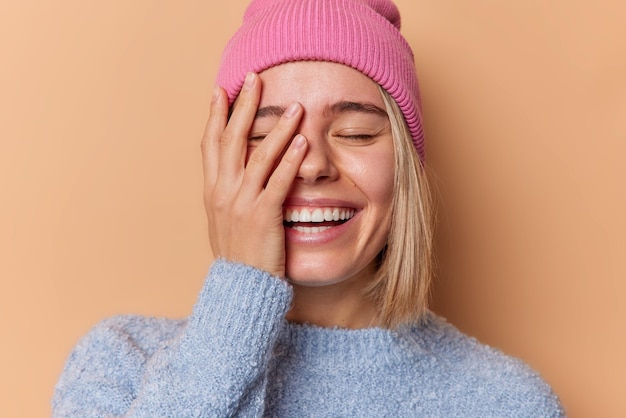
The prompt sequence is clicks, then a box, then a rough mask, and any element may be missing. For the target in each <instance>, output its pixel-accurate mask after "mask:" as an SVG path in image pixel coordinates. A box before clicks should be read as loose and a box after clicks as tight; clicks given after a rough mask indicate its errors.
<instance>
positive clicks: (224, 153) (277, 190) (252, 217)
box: [202, 73, 307, 277]
mask: <svg viewBox="0 0 626 418" xmlns="http://www.w3.org/2000/svg"><path fill="white" fill-rule="evenodd" d="M260 97H261V80H260V78H259V76H258V75H256V74H253V73H250V74H248V76H247V77H246V81H245V82H244V86H243V88H242V90H241V93H240V95H239V98H238V99H237V103H236V106H235V109H234V111H233V113H232V116H231V117H230V120H228V100H227V97H226V94H225V92H224V90H222V89H221V88H219V87H216V89H215V93H214V95H213V98H212V102H211V110H210V114H209V120H208V122H207V126H206V130H205V133H204V137H203V138H202V161H203V167H204V184H205V186H204V203H205V207H206V211H207V218H208V221H209V239H210V241H211V249H212V250H213V255H214V256H215V257H222V258H225V259H227V260H231V261H236V262H240V263H244V264H247V265H250V266H253V267H256V268H259V269H262V270H265V271H267V272H269V273H271V274H273V275H276V276H279V277H284V276H285V232H284V229H283V208H282V205H283V201H284V200H285V197H286V196H287V193H288V192H289V189H290V187H291V184H292V183H293V181H294V179H295V177H296V175H297V173H298V169H299V167H300V164H301V163H302V160H303V158H304V154H305V152H306V148H307V141H306V139H305V138H304V137H303V136H302V135H296V136H295V138H294V136H293V135H294V133H295V130H296V128H297V126H298V124H299V122H300V119H301V117H302V111H303V110H302V106H301V105H300V104H298V103H293V104H292V105H290V106H289V107H288V108H287V110H286V111H285V113H284V114H283V115H282V117H281V118H280V120H279V122H278V123H277V125H276V127H275V128H274V129H273V130H272V131H271V132H270V133H269V135H267V136H266V137H265V139H264V140H263V141H262V142H261V143H260V144H259V146H258V147H257V148H256V149H255V150H254V151H253V152H252V155H250V156H249V159H248V162H247V164H246V152H247V148H248V147H247V142H248V134H249V131H250V128H251V126H252V123H253V122H254V118H255V115H256V112H257V108H258V105H259V100H260ZM292 139H293V140H292Z"/></svg>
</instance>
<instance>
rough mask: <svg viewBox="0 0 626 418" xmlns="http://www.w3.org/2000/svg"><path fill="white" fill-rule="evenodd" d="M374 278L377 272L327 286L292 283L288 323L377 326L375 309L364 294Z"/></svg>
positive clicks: (354, 327) (369, 272)
mask: <svg viewBox="0 0 626 418" xmlns="http://www.w3.org/2000/svg"><path fill="white" fill-rule="evenodd" d="M366 270H370V269H366ZM373 277H374V272H372V271H364V272H362V274H359V275H358V277H352V278H350V279H347V280H344V281H342V282H339V283H336V284H333V285H328V286H319V287H311V286H303V285H299V284H293V289H294V299H293V307H292V308H291V310H290V311H289V312H288V313H287V320H288V321H290V322H296V323H307V324H313V325H318V326H321V327H340V328H350V329H359V328H367V327H371V326H375V325H376V323H375V318H376V307H375V304H374V302H373V301H372V300H371V299H370V298H368V297H366V295H365V292H364V288H365V287H366V286H367V284H369V283H370V282H371V279H372V278H373Z"/></svg>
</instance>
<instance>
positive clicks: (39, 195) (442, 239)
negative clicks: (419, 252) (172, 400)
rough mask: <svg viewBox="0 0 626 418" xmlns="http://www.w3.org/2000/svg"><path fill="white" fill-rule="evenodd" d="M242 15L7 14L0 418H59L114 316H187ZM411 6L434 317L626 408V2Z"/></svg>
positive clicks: (4, 2) (0, 11)
mask: <svg viewBox="0 0 626 418" xmlns="http://www.w3.org/2000/svg"><path fill="white" fill-rule="evenodd" d="M246 3H247V0H229V1H228V2H226V1H214V0H209V1H206V0H205V1H197V0H196V1H192V0H183V1H176V2H174V1H158V0H156V1H155V0H133V1H126V0H124V1H122V0H112V1H105V2H102V1H99V2H87V1H78V0H60V1H51V0H23V1H17V0H15V1H11V0H1V1H0V196H1V202H0V280H1V284H0V330H1V335H2V341H1V344H0V371H1V373H0V385H1V386H0V398H1V400H0V416H3V417H36V416H47V415H49V414H50V410H49V401H50V398H51V397H52V393H53V388H54V384H55V381H56V379H57V378H58V376H59V374H60V372H61V370H62V367H63V364H64V362H65V359H66V358H67V355H68V354H69V351H70V349H71V348H72V346H73V345H74V344H75V343H76V341H77V339H78V338H79V337H80V336H81V335H83V334H84V333H86V332H87V331H88V330H89V328H90V327H91V326H93V325H94V324H95V323H96V322H97V321H99V320H100V319H102V318H104V317H107V316H110V315H114V314H118V313H131V312H132V313H141V314H145V315H156V316H174V317H182V316H185V315H187V314H188V313H189V311H190V309H191V306H192V304H193V302H194V299H195V295H196V293H197V292H198V290H199V289H200V286H201V284H202V281H203V279H204V275H205V272H206V270H207V268H208V265H209V263H210V260H211V255H210V251H209V246H208V242H207V238H206V223H205V219H204V212H203V206H202V177H201V165H200V155H199V140H200V136H201V133H202V130H203V127H204V122H205V118H206V114H207V110H208V102H209V96H210V91H211V89H212V86H213V82H214V79H215V74H216V68H217V65H218V62H219V56H220V53H221V50H222V48H223V47H224V45H225V43H226V41H227V39H228V38H229V37H230V35H231V34H232V33H233V32H234V30H235V29H236V27H237V26H238V24H239V22H240V20H241V16H242V14H243V11H244V8H245V5H246ZM397 4H398V6H399V8H400V10H401V12H402V17H403V33H404V34H405V36H406V37H407V39H408V40H409V42H410V44H411V45H412V46H413V49H414V52H415V56H416V65H417V69H418V74H419V77H420V81H421V88H422V93H423V104H424V115H425V129H426V141H427V154H428V155H427V159H428V162H429V165H430V167H431V169H432V171H433V173H434V174H435V175H436V179H437V180H436V182H437V185H438V188H439V190H440V192H439V194H440V198H441V201H442V209H441V210H440V220H441V227H440V229H439V240H438V242H439V252H438V258H439V264H440V266H441V268H440V272H439V276H438V278H437V281H436V283H435V287H434V290H433V307H434V309H435V310H436V311H437V312H438V313H440V314H442V315H444V316H445V317H447V318H448V319H449V321H451V322H452V323H454V324H456V325H457V326H458V327H459V328H461V329H462V330H463V331H465V332H467V333H470V334H472V335H474V336H476V337H477V338H478V339H480V340H481V341H483V342H485V343H488V344H491V345H493V346H496V347H499V348H501V349H503V350H505V351H506V352H507V353H510V354H512V355H515V356H518V357H521V358H522V359H524V360H525V361H526V362H528V363H530V364H531V365H532V366H533V367H535V368H536V369H537V370H539V371H540V372H541V373H542V375H543V376H544V377H545V379H546V380H547V381H548V382H549V383H550V384H552V385H553V387H554V389H555V390H556V392H557V393H558V394H559V395H560V397H561V398H562V400H563V402H564V404H565V406H566V408H567V410H568V412H569V414H570V416H572V417H590V416H594V417H620V416H621V417H623V416H626V397H624V389H625V388H626V356H625V355H624V353H626V304H624V303H623V295H624V294H626V280H624V279H626V256H625V252H626V240H625V238H624V237H625V236H626V219H625V216H624V214H625V213H626V187H625V185H624V183H625V180H626V164H624V162H623V160H624V157H625V155H626V77H624V74H626V36H624V31H623V22H624V21H626V5H624V3H623V2H619V1H617V0H615V1H610V0H599V1H594V2H591V1H581V0H569V1H567V2H565V1H562V2H546V1H541V0H526V1H489V0H473V1H471V2H470V1H463V0H437V1H432V0H430V1H428V0H402V1H400V0H398V2H397Z"/></svg>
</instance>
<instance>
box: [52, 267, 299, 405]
mask: <svg viewBox="0 0 626 418" xmlns="http://www.w3.org/2000/svg"><path fill="white" fill-rule="evenodd" d="M291 299H292V291H291V288H290V286H289V285H288V284H287V283H286V282H285V281H283V280H280V279H278V278H276V277H272V276H270V275H269V274H268V273H265V272H263V271H260V270H257V269H254V268H252V267H248V266H244V265H241V264H235V263H230V262H226V261H223V260H218V261H216V262H215V263H214V264H213V266H212V267H211V270H210V272H209V275H208V278H207V279H206V281H205V284H204V287H203V289H202V291H201V292H200V295H199V297H198V300H197V302H196V305H195V307H194V309H193V312H192V314H191V316H190V317H189V319H188V321H187V322H186V324H185V325H184V326H183V327H182V328H181V330H180V332H178V333H176V335H174V336H173V337H172V338H171V339H168V340H166V341H165V342H163V343H161V344H159V348H158V349H154V350H152V352H151V351H150V350H149V347H150V344H146V343H145V341H147V339H149V338H148V337H149V336H148V337H147V336H146V333H148V334H149V333H150V331H149V330H146V329H145V327H142V326H141V323H139V324H137V323H135V324H134V325H132V326H128V325H126V326H122V324H120V321H119V319H116V318H112V319H111V320H108V321H104V322H103V323H101V324H100V325H98V326H96V327H95V328H94V329H93V330H92V331H91V332H90V333H89V334H87V335H86V336H85V337H84V338H83V339H82V340H81V341H80V342H79V343H78V344H77V346H76V347H75V349H74V351H73V352H72V354H71V355H70V357H69V359H68V361H67V364H66V366H65V369H64V371H63V373H62V375H61V377H60V379H59V382H58V383H57V386H56V391H55V396H54V399H53V402H52V403H53V416H55V417H70V416H71V417H77V416H83V417H87V416H89V417H115V416H118V417H174V416H175V417H227V416H235V415H236V416H242V417H252V416H261V415H263V407H264V398H265V386H266V374H267V373H266V368H267V365H268V362H269V358H270V355H271V352H272V348H273V346H274V344H275V341H276V338H277V335H278V332H279V331H280V327H281V325H282V323H283V320H284V316H285V314H286V312H287V310H288V308H289V305H290V302H291ZM118 318H120V317H118Z"/></svg>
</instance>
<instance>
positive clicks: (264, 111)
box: [255, 101, 387, 119]
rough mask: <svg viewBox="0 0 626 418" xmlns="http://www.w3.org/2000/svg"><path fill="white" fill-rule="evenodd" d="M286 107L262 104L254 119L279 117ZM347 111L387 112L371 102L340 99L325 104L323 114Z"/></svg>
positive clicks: (375, 113)
mask: <svg viewBox="0 0 626 418" xmlns="http://www.w3.org/2000/svg"><path fill="white" fill-rule="evenodd" d="M285 110H286V108H285V107H284V106H264V107H261V108H259V109H258V110H257V112H256V115H255V119H260V118H265V117H277V118H279V117H281V116H282V114H283V113H285ZM347 112H360V113H370V114H374V115H379V116H385V117H386V116H387V112H386V111H385V110H384V109H382V108H380V107H378V106H376V105H375V104H373V103H367V102H350V101H341V102H337V103H333V104H332V105H329V106H326V108H325V109H324V114H325V115H326V114H337V113H347Z"/></svg>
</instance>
